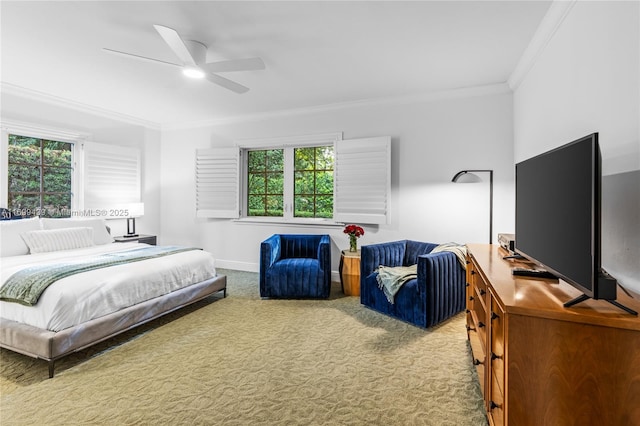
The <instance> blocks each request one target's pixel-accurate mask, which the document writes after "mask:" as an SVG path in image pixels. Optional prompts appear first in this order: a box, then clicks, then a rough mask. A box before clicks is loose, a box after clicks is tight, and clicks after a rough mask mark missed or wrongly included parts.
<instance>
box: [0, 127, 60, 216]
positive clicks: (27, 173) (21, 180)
mask: <svg viewBox="0 0 640 426" xmlns="http://www.w3.org/2000/svg"><path fill="white" fill-rule="evenodd" d="M8 160H9V161H8V169H9V170H8V172H9V176H8V182H9V187H8V204H9V205H8V208H9V209H10V210H12V211H14V212H16V213H17V212H21V213H24V215H27V216H36V215H40V216H49V217H64V216H70V215H71V197H72V192H71V179H72V174H73V144H71V143H68V142H59V141H51V140H45V139H38V138H31V137H26V136H20V135H9V144H8Z"/></svg>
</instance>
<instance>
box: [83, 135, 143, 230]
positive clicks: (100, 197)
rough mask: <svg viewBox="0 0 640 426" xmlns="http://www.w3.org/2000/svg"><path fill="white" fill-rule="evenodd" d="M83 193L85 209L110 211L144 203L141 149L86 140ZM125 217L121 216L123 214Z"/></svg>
mask: <svg viewBox="0 0 640 426" xmlns="http://www.w3.org/2000/svg"><path fill="white" fill-rule="evenodd" d="M82 162H83V179H82V195H83V201H84V203H83V208H84V209H85V210H87V209H90V210H97V209H100V210H103V211H106V213H107V214H106V216H105V215H104V214H100V215H101V216H102V217H107V218H108V217H110V215H109V211H110V210H114V209H121V208H123V207H125V206H126V205H129V204H131V203H139V202H140V193H141V191H140V188H141V183H140V176H141V172H140V150H138V149H136V148H129V147H123V146H114V145H106V144H99V143H85V144H84V146H83V159H82ZM120 217H121V216H120Z"/></svg>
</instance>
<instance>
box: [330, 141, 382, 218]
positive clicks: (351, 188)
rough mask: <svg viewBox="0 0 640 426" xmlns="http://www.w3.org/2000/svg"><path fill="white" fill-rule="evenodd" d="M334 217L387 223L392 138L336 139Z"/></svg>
mask: <svg viewBox="0 0 640 426" xmlns="http://www.w3.org/2000/svg"><path fill="white" fill-rule="evenodd" d="M334 173H335V176H334V205H333V218H334V220H336V221H339V222H354V223H362V224H386V223H388V218H389V200H390V196H391V138H390V137H389V136H383V137H375V138H366V139H346V140H342V141H337V142H336V150H335V172H334Z"/></svg>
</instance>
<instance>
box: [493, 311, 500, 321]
mask: <svg viewBox="0 0 640 426" xmlns="http://www.w3.org/2000/svg"><path fill="white" fill-rule="evenodd" d="M496 318H500V315H498V314H496V313H495V312H491V320H492V321H493V320H494V319H496Z"/></svg>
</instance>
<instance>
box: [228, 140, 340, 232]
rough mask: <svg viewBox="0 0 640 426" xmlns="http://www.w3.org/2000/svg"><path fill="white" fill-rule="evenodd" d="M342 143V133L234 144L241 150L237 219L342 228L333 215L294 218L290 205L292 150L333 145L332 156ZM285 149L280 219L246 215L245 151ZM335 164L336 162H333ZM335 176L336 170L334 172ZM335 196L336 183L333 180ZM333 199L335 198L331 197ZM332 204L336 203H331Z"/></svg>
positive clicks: (291, 204) (291, 203) (243, 141)
mask: <svg viewBox="0 0 640 426" xmlns="http://www.w3.org/2000/svg"><path fill="white" fill-rule="evenodd" d="M341 140H342V133H341V132H338V133H323V134H317V135H304V136H288V137H276V138H261V139H244V140H240V141H237V142H236V147H237V148H238V149H239V150H240V162H241V164H240V173H239V189H238V198H239V201H240V212H239V216H238V218H237V219H236V220H237V221H239V222H259V223H281V224H282V223H285V224H304V225H341V223H339V222H337V221H336V220H335V219H334V217H335V204H334V215H333V217H331V218H315V217H314V218H303V217H294V215H293V213H294V208H293V203H294V200H295V195H294V155H293V152H294V149H295V148H309V147H319V146H333V149H334V155H335V149H336V142H337V141H341ZM269 149H283V150H284V188H283V200H284V205H283V215H282V216H249V215H248V214H247V213H248V197H247V190H248V186H247V185H248V182H247V178H248V174H249V165H248V163H249V160H248V157H249V156H248V155H247V153H248V151H253V150H269ZM334 164H335V163H334ZM334 173H335V169H334ZM334 194H335V180H334ZM334 196H335V195H334ZM334 202H335V201H334Z"/></svg>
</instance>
